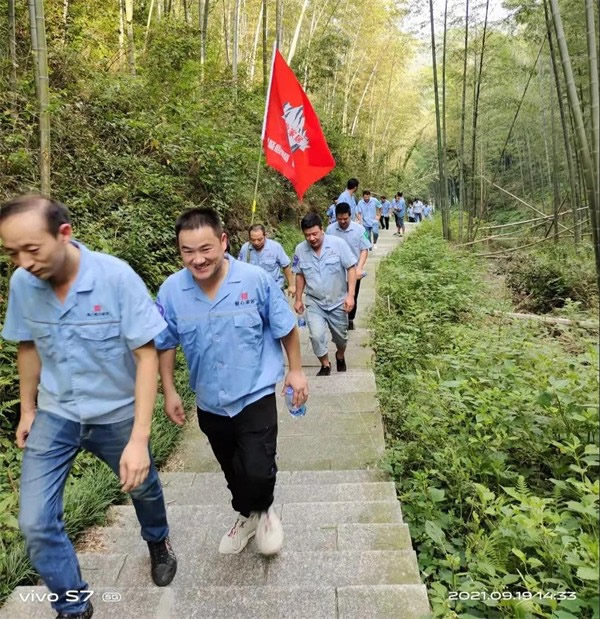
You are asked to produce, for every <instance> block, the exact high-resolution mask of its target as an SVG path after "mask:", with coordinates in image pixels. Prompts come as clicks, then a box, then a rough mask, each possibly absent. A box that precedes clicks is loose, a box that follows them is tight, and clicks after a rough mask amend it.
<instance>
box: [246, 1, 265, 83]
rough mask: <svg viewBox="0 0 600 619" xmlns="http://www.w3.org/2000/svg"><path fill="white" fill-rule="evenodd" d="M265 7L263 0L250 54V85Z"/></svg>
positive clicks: (252, 78)
mask: <svg viewBox="0 0 600 619" xmlns="http://www.w3.org/2000/svg"><path fill="white" fill-rule="evenodd" d="M263 9H264V1H263V0H261V3H260V8H259V10H258V17H257V19H256V30H255V31H254V41H253V43H252V53H251V54H250V73H249V75H248V81H249V82H250V85H252V82H253V81H254V73H255V69H256V52H257V51H258V39H259V37H260V26H261V24H262V16H263Z"/></svg>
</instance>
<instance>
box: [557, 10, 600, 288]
mask: <svg viewBox="0 0 600 619" xmlns="http://www.w3.org/2000/svg"><path fill="white" fill-rule="evenodd" d="M549 1H550V8H551V11H552V20H553V22H554V29H555V32H556V40H557V42H558V49H559V51H560V58H561V62H562V65H563V72H564V74H565V82H566V84H567V94H568V96H569V103H570V106H571V111H572V113H573V118H574V120H575V128H576V130H577V141H578V143H579V150H580V152H581V159H582V163H583V171H584V174H585V185H586V191H587V195H588V205H589V214H590V223H591V227H592V239H593V242H594V252H595V257H596V275H597V283H598V289H599V290H600V247H598V238H599V236H600V234H599V231H598V204H597V195H596V186H595V178H594V170H593V163H592V157H591V154H590V148H589V144H588V140H587V136H586V134H585V127H584V124H583V114H582V113H581V105H580V103H579V97H578V96H577V88H576V86H575V80H574V78H573V68H572V66H571V57H570V56H569V50H568V47H567V41H566V39H565V33H564V29H563V25H562V19H561V16H560V11H559V8H558V0H549ZM588 29H589V25H588ZM590 78H591V79H593V77H592V76H590Z"/></svg>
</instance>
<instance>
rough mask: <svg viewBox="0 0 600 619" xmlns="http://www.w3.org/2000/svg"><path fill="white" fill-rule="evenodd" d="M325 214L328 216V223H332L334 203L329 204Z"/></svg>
mask: <svg viewBox="0 0 600 619" xmlns="http://www.w3.org/2000/svg"><path fill="white" fill-rule="evenodd" d="M326 215H327V217H329V223H330V224H332V223H333V222H334V221H335V204H331V205H330V206H329V208H328V209H327V213H326Z"/></svg>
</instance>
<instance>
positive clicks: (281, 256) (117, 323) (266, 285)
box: [0, 179, 428, 619]
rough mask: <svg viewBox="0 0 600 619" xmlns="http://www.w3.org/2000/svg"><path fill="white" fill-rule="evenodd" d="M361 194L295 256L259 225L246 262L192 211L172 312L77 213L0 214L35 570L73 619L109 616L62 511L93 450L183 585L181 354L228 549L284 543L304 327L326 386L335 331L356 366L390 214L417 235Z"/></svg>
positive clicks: (340, 362) (346, 198) (397, 204)
mask: <svg viewBox="0 0 600 619" xmlns="http://www.w3.org/2000/svg"><path fill="white" fill-rule="evenodd" d="M357 187H358V181H357V180H356V179H350V180H349V181H348V183H347V187H346V190H345V191H344V192H343V193H342V194H341V195H340V196H339V198H338V199H337V201H336V203H335V205H332V206H333V207H334V212H333V214H332V213H331V212H330V211H331V207H330V209H329V210H328V216H329V225H328V226H327V227H326V229H324V227H323V222H322V219H321V217H320V216H319V215H318V214H316V213H309V214H307V215H305V216H304V217H303V218H302V221H301V224H300V227H301V230H302V232H303V234H304V238H305V240H304V241H303V242H301V243H299V244H298V245H297V247H296V249H295V252H294V255H293V257H292V258H291V259H290V258H289V257H288V256H287V255H286V253H285V251H284V250H283V247H282V246H281V245H280V244H279V243H277V242H276V241H274V240H271V239H269V238H267V234H266V229H265V227H264V226H263V225H262V224H255V225H253V226H251V227H250V229H249V232H248V234H249V240H248V242H246V243H245V244H244V245H243V247H242V248H241V251H240V254H239V259H237V260H236V259H235V258H233V257H232V256H231V255H230V254H229V253H228V247H229V244H228V237H227V234H226V233H225V231H224V228H223V224H222V222H221V219H220V217H219V215H218V214H217V212H216V211H215V210H213V209H211V208H193V209H191V210H188V211H186V212H184V213H182V214H181V215H180V216H179V217H178V218H177V220H176V221H175V222H174V237H175V239H176V242H177V246H178V249H179V254H180V258H181V262H182V268H181V269H180V270H179V271H177V272H176V273H174V274H173V275H171V276H169V277H168V278H167V279H166V280H165V281H164V283H163V284H162V285H161V286H160V289H159V291H158V295H157V297H156V300H155V301H153V300H152V298H151V296H150V294H149V293H148V290H147V288H146V286H145V284H144V283H143V281H142V280H141V278H140V277H139V276H138V275H137V274H136V273H135V272H134V270H133V269H132V268H131V267H130V266H129V265H128V264H127V263H125V262H123V261H122V260H120V259H118V258H116V257H113V256H110V255H108V254H105V253H101V252H96V251H92V250H90V249H88V248H87V247H86V246H85V245H84V244H83V243H81V242H80V241H78V240H76V239H75V238H74V236H73V228H72V225H71V220H70V215H69V211H68V209H67V207H66V206H64V205H63V204H61V203H60V202H57V201H55V200H52V199H49V198H46V197H43V196H39V195H26V196H20V197H16V198H14V199H12V200H10V201H8V202H6V203H4V204H2V205H1V206H0V240H1V241H2V244H3V247H4V251H5V252H6V253H7V254H8V256H9V258H10V259H11V261H12V262H13V263H14V264H15V266H16V267H18V268H17V269H16V270H15V271H14V273H13V274H12V277H11V280H10V292H9V298H8V307H7V311H6V316H5V320H4V326H3V330H2V337H3V338H4V339H6V340H9V341H14V342H17V344H18V348H17V351H18V352H17V365H18V370H19V388H20V419H19V423H18V427H17V430H16V440H17V444H18V446H19V447H21V448H24V454H23V462H22V471H21V481H20V511H19V526H20V529H21V532H22V534H23V536H24V538H25V543H26V548H27V552H28V554H29V557H30V559H31V561H32V563H33V565H34V567H35V569H36V570H37V572H38V573H39V575H40V576H41V578H42V579H43V581H44V582H45V584H46V586H47V587H48V589H49V590H50V591H51V593H52V594H53V595H54V598H52V600H53V601H52V606H53V607H54V609H55V610H56V611H57V613H58V614H57V617H59V618H63V619H64V618H79V619H89V618H90V617H92V614H93V606H92V602H91V599H88V598H89V595H88V584H87V583H86V582H85V580H84V579H83V577H82V574H81V570H80V567H79V563H78V560H77V556H76V554H75V550H74V548H73V545H72V543H71V541H70V540H69V538H68V536H67V534H66V531H65V526H64V521H63V513H62V503H63V493H64V488H65V482H66V479H67V476H68V474H69V471H70V469H71V467H72V465H73V462H74V460H75V457H76V455H77V453H78V452H79V451H80V450H82V449H85V450H87V451H89V452H91V453H93V454H95V455H96V456H97V457H99V458H100V459H102V460H103V461H105V462H106V463H107V464H108V465H109V466H110V467H111V468H112V469H113V471H114V472H115V474H116V475H117V477H118V478H119V479H120V483H121V490H122V491H123V492H127V493H129V494H130V496H131V499H132V502H133V506H134V508H135V511H136V514H137V518H138V521H139V523H140V529H141V536H142V538H143V539H144V540H145V541H146V543H147V545H148V550H149V555H150V574H151V578H152V580H153V582H154V583H155V584H156V585H157V586H166V585H168V584H170V583H171V582H172V580H173V578H174V577H175V574H176V571H177V559H176V556H175V553H174V550H173V548H172V546H171V543H170V541H169V525H168V518H167V509H166V506H165V500H164V496H163V491H162V487H161V483H160V479H159V476H158V473H157V471H156V468H155V466H154V463H153V460H152V455H151V453H150V449H149V438H150V428H151V422H152V415H153V411H154V405H155V399H156V394H157V389H158V377H159V376H160V380H161V385H162V392H163V395H164V409H165V413H166V415H167V416H168V417H169V419H171V421H172V422H173V423H176V424H178V425H183V423H184V421H185V417H186V415H185V411H184V408H183V403H182V400H181V397H180V396H179V394H178V392H177V389H176V385H175V380H174V372H175V366H176V361H175V360H176V350H177V348H178V347H181V348H182V350H183V353H184V356H185V360H186V364H187V366H188V370H189V377H190V378H189V382H190V387H191V388H192V390H193V391H194V393H195V395H196V407H197V408H196V414H197V419H198V424H199V426H200V429H201V430H202V432H203V433H204V434H205V435H206V436H207V438H208V440H209V442H210V445H211V448H212V450H213V452H214V455H215V457H216V459H217V460H218V462H219V464H220V466H221V469H222V471H223V473H224V476H225V480H226V483H227V486H228V488H229V490H230V492H231V495H232V502H231V503H232V507H233V509H234V511H235V512H236V515H235V519H234V522H233V524H232V526H231V527H230V528H229V529H228V531H227V532H226V533H225V534H224V535H223V537H222V539H221V541H220V543H219V552H220V553H222V554H237V553H239V552H241V551H242V550H243V549H244V548H245V547H246V545H247V544H248V542H249V540H250V539H251V538H253V537H255V539H256V547H257V549H258V551H259V552H260V553H262V554H265V555H273V554H276V553H278V552H279V551H280V550H281V548H282V545H283V539H284V533H283V527H282V524H281V521H280V519H279V517H278V516H277V514H276V512H275V511H274V510H273V508H272V504H273V492H274V487H275V481H276V474H277V464H276V452H277V427H278V426H277V398H276V385H277V383H279V382H280V381H283V390H284V391H285V390H286V389H287V388H291V389H292V390H293V405H294V406H296V407H300V406H301V405H302V404H304V403H305V402H306V400H307V398H308V382H307V378H306V376H305V374H304V370H303V369H302V359H301V349H300V336H299V327H298V319H299V317H300V323H301V324H304V322H305V323H306V325H307V327H308V331H309V337H310V341H311V344H312V349H313V351H314V354H315V355H316V356H317V357H318V359H319V361H320V369H319V371H318V374H317V376H329V375H330V374H331V370H332V364H331V361H330V359H329V348H328V347H329V335H328V331H329V332H330V333H331V338H332V340H333V343H334V345H335V361H336V371H337V372H345V371H346V358H345V352H346V345H347V341H348V331H349V330H352V329H354V319H355V316H356V308H357V302H358V294H359V290H360V283H361V280H362V279H363V277H364V276H365V263H366V261H367V258H368V254H369V251H371V250H374V249H376V247H377V240H378V237H379V232H380V226H381V229H382V230H389V219H390V214H393V215H394V217H395V220H396V227H397V232H396V234H398V235H402V234H403V233H404V217H405V211H406V203H405V201H404V198H403V197H402V194H401V193H399V194H396V196H395V197H394V200H393V201H391V202H390V201H388V200H386V198H385V196H381V201H379V200H377V199H376V198H374V197H372V196H371V193H370V192H369V191H367V190H366V191H364V192H363V197H362V199H361V200H360V201H359V202H358V203H356V200H355V197H354V194H355V193H356V190H357ZM412 207H413V209H415V208H416V206H415V204H414V202H413V204H412ZM423 208H424V207H423ZM420 213H421V214H424V213H425V211H424V210H421V211H420ZM414 214H415V215H417V214H419V211H418V210H417V211H415V212H414ZM333 215H334V216H333ZM425 216H428V215H425ZM286 285H287V294H288V295H289V296H290V297H292V300H293V309H292V306H291V305H290V303H289V302H288V300H287V299H286ZM294 310H295V314H294ZM284 350H285V354H286V356H287V359H288V368H289V369H288V371H287V373H286V372H285V371H284V357H283V351H284ZM282 393H283V392H282Z"/></svg>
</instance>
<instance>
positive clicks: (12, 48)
mask: <svg viewBox="0 0 600 619" xmlns="http://www.w3.org/2000/svg"><path fill="white" fill-rule="evenodd" d="M8 49H9V54H10V74H9V82H8V84H9V88H10V92H11V99H12V105H11V115H12V117H13V119H15V120H16V118H17V68H18V65H17V28H16V22H15V0H8Z"/></svg>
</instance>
